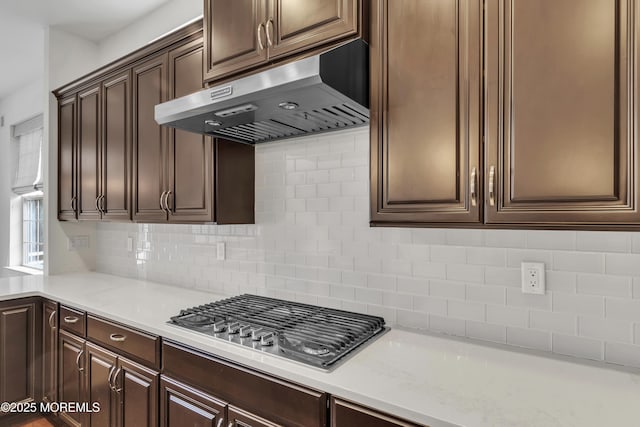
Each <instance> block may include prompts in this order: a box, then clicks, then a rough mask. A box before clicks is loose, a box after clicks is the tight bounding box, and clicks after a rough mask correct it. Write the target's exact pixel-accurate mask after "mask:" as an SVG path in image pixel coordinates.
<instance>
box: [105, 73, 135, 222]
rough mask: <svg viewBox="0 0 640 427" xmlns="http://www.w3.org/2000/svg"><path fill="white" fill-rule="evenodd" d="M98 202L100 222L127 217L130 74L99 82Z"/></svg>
mask: <svg viewBox="0 0 640 427" xmlns="http://www.w3.org/2000/svg"><path fill="white" fill-rule="evenodd" d="M102 123H103V125H102V145H101V149H100V167H101V173H100V177H101V180H100V184H101V185H100V188H101V191H100V194H101V199H100V202H99V206H100V210H101V212H102V218H103V219H109V220H128V219H129V218H131V207H130V206H131V194H130V190H129V189H130V188H131V186H130V181H131V72H130V71H129V70H126V71H124V72H120V73H118V74H116V75H114V76H112V77H111V78H108V79H106V80H105V81H104V82H103V83H102Z"/></svg>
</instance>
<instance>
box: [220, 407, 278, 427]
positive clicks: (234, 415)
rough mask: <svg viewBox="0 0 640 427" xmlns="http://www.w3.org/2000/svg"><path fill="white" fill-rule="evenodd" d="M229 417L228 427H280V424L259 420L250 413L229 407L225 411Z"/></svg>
mask: <svg viewBox="0 0 640 427" xmlns="http://www.w3.org/2000/svg"><path fill="white" fill-rule="evenodd" d="M227 414H228V417H229V424H228V427H282V426H283V425H282V424H276V423H272V422H271V421H268V420H265V419H264V418H260V417H258V416H257V415H254V414H252V413H250V412H247V411H243V410H242V409H239V408H236V407H235V406H229V408H228V409H227Z"/></svg>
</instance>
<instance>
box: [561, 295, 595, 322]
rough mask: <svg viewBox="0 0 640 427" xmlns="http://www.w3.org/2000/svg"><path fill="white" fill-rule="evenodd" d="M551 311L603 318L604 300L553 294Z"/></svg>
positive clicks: (589, 296)
mask: <svg viewBox="0 0 640 427" xmlns="http://www.w3.org/2000/svg"><path fill="white" fill-rule="evenodd" d="M553 311H558V312H563V313H574V314H581V315H583V316H593V317H604V298H602V297H597V296H591V295H572V294H565V293H561V292H557V293H554V294H553Z"/></svg>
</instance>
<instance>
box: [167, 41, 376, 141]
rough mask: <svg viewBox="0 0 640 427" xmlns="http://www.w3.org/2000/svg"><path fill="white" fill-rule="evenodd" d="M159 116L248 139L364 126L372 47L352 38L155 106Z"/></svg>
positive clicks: (169, 123)
mask: <svg viewBox="0 0 640 427" xmlns="http://www.w3.org/2000/svg"><path fill="white" fill-rule="evenodd" d="M213 95H215V96H213ZM287 107H289V108H287ZM155 118H156V121H157V122H158V123H159V124H161V125H167V126H170V127H174V128H178V129H183V130H187V131H190V132H196V133H201V134H207V135H213V136H220V137H222V138H226V139H230V140H234V141H238V142H243V143H247V144H256V143H260V142H267V141H272V140H277V139H284V138H292V137H297V136H303V135H307V134H313V133H319V132H328V131H332V130H337V129H346V128H350V127H355V126H363V125H366V124H368V123H369V55H368V46H367V44H366V43H365V42H364V41H362V40H354V41H352V42H349V43H347V44H345V45H342V46H340V47H337V48H334V49H332V50H329V51H327V52H325V53H321V54H319V55H316V56H312V57H309V58H305V59H301V60H298V61H295V62H292V63H289V64H285V65H282V66H279V67H276V68H272V69H270V70H267V71H263V72H261V73H258V74H254V75H251V76H248V77H244V78H241V79H238V80H236V81H233V82H231V83H225V84H223V85H219V86H216V87H212V88H209V89H205V90H203V91H201V92H197V93H194V94H192V95H187V96H185V97H182V98H178V99H174V100H172V101H169V102H165V103H162V104H159V105H156V108H155Z"/></svg>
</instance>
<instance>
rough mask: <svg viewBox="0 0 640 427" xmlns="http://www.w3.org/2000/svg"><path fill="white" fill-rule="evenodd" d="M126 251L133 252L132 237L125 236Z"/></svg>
mask: <svg viewBox="0 0 640 427" xmlns="http://www.w3.org/2000/svg"><path fill="white" fill-rule="evenodd" d="M127 252H133V237H127Z"/></svg>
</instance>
